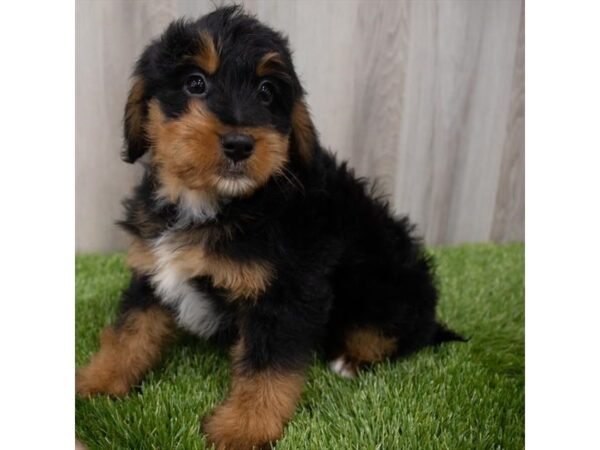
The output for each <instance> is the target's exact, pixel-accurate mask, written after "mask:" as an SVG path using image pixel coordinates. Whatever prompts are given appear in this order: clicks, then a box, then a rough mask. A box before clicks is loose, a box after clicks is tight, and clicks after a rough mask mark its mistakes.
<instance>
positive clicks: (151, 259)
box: [127, 238, 156, 274]
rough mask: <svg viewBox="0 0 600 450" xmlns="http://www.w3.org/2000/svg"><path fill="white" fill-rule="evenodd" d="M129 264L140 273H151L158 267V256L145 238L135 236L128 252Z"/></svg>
mask: <svg viewBox="0 0 600 450" xmlns="http://www.w3.org/2000/svg"><path fill="white" fill-rule="evenodd" d="M127 265H128V266H129V267H131V268H132V269H133V270H135V271H137V272H139V273H144V274H150V273H152V272H153V271H154V269H155V268H156V257H155V256H154V254H153V253H152V251H151V250H150V248H149V247H148V246H147V245H146V243H145V242H144V241H143V240H141V239H138V238H134V239H133V241H132V242H131V245H130V246H129V251H128V252H127Z"/></svg>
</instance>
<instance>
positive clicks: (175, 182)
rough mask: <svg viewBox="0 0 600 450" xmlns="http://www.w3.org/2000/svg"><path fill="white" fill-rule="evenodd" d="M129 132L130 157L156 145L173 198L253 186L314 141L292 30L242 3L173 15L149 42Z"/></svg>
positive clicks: (155, 161) (128, 117) (306, 157)
mask: <svg viewBox="0 0 600 450" xmlns="http://www.w3.org/2000/svg"><path fill="white" fill-rule="evenodd" d="M125 141H126V149H125V152H124V155H123V156H124V159H125V160H126V161H128V162H134V161H135V160H136V159H138V158H139V157H140V156H142V155H143V154H144V153H146V152H149V153H150V161H151V164H152V165H153V166H154V167H155V169H156V171H157V173H158V177H159V182H160V183H161V184H162V186H161V189H162V190H163V191H164V193H165V195H166V196H168V197H170V198H171V199H176V198H177V197H178V195H179V193H180V192H181V190H182V189H188V190H195V191H205V192H211V193H215V194H217V195H223V196H245V195H249V194H251V193H252V192H253V191H254V190H255V189H256V188H258V187H260V186H261V185H263V184H265V183H266V182H267V181H268V180H269V178H270V177H272V176H275V175H277V174H279V173H281V171H283V170H285V166H286V164H288V162H289V161H291V160H292V159H294V158H297V160H298V161H304V162H305V163H307V162H309V161H310V158H311V154H312V151H313V149H314V146H315V145H316V137H315V132H314V127H313V125H312V122H311V120H310V116H309V114H308V111H307V109H306V106H305V103H304V101H303V90H302V87H301V85H300V83H299V81H298V78H297V76H296V74H295V72H294V67H293V64H292V59H291V55H290V51H289V49H288V46H287V41H286V39H285V38H283V37H282V36H281V35H280V34H278V33H276V32H275V31H273V30H271V29H269V28H268V27H266V26H264V25H262V24H261V23H259V22H258V21H257V20H256V19H254V18H253V17H250V16H247V15H245V14H243V13H242V12H241V11H240V9H239V8H237V7H229V8H221V9H218V10H216V11H214V12H213V13H211V14H208V15H207V16H204V17H202V18H201V19H199V20H198V21H195V22H189V21H177V22H174V23H173V24H171V25H170V26H169V27H168V28H167V30H166V31H165V32H164V33H163V35H162V36H161V37H160V38H159V39H158V40H156V41H154V42H152V43H151V44H150V45H149V46H148V47H147V48H146V50H145V51H144V53H143V54H142V56H141V57H140V59H139V60H138V63H137V66H136V69H135V72H134V77H133V86H132V88H131V91H130V93H129V98H128V101H127V105H126V108H125Z"/></svg>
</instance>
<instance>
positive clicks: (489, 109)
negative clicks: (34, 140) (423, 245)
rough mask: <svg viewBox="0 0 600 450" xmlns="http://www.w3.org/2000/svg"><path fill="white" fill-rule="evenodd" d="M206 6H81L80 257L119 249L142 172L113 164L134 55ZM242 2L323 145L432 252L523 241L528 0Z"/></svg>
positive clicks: (160, 1)
mask: <svg viewBox="0 0 600 450" xmlns="http://www.w3.org/2000/svg"><path fill="white" fill-rule="evenodd" d="M214 3H218V2H212V1H197V0H194V1H186V0H153V1H143V0H128V1H111V0H105V1H100V0H79V1H78V2H77V4H76V248H77V250H78V251H80V252H86V251H112V250H118V249H123V248H124V247H125V244H126V238H125V236H124V234H123V233H122V232H121V231H120V230H119V229H118V228H117V227H116V226H115V225H114V221H115V220H117V219H118V218H120V215H121V207H120V200H121V198H122V197H123V196H124V195H125V194H126V193H128V192H129V191H130V189H131V187H132V185H133V184H134V183H135V182H136V180H137V179H138V178H139V176H140V173H141V171H140V168H139V167H137V166H131V165H128V164H125V163H123V162H121V160H120V159H119V152H120V150H121V148H122V142H121V117H122V110H123V106H124V103H125V98H126V94H127V89H128V85H129V80H128V77H129V74H130V70H131V68H132V65H133V63H134V61H135V59H136V57H137V56H138V54H139V53H140V52H141V50H142V49H143V47H144V45H145V44H146V43H147V42H148V41H149V39H151V38H152V37H153V36H156V35H157V34H159V33H160V32H161V30H162V29H163V28H164V27H165V26H166V25H167V24H168V23H169V22H170V21H171V20H172V19H174V18H176V17H180V16H183V15H185V16H189V17H192V18H195V17H197V16H199V15H201V14H204V13H206V12H209V11H211V10H212V9H213V8H214V6H213V5H214ZM243 3H244V4H245V7H246V9H247V10H248V11H249V12H252V13H255V14H256V15H257V16H258V17H259V18H260V19H261V20H263V21H265V22H266V23H268V24H270V25H271V26H273V27H275V28H276V29H279V30H282V31H284V32H285V33H286V34H287V35H288V36H289V38H290V42H291V46H292V49H293V51H294V58H295V64H296V68H297V70H298V72H299V75H300V78H301V80H302V81H303V83H304V86H305V88H306V89H307V91H308V93H309V95H308V102H309V104H310V107H311V110H312V113H313V117H314V120H315V124H316V126H317V128H318V129H319V131H320V135H321V139H322V142H323V144H324V145H325V146H326V147H328V148H330V149H332V150H333V151H334V152H336V153H337V154H338V155H339V157H340V158H342V159H348V160H350V162H351V164H352V165H353V166H354V167H355V168H356V170H357V172H358V173H359V174H360V175H364V176H369V177H376V178H377V179H378V180H379V185H380V187H381V190H382V191H383V192H385V193H387V194H389V196H390V201H391V203H392V205H393V207H394V209H395V211H396V212H397V213H402V214H404V213H408V214H409V215H410V216H411V217H412V219H413V221H415V222H416V223H417V224H418V230H419V233H420V234H421V235H422V236H424V237H425V240H426V242H427V243H429V244H432V245H438V244H455V243H461V242H479V241H496V242H503V241H514V240H520V241H522V240H523V239H524V31H523V29H524V9H523V2H522V0H440V1H385V0H362V1H341V0H338V1H333V0H330V1H324V0H304V1H297V2H291V1H285V2H284V1H276V0H272V1H262V0H247V1H245V2H243ZM219 4H220V3H219Z"/></svg>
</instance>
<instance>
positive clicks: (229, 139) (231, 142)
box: [221, 133, 254, 163]
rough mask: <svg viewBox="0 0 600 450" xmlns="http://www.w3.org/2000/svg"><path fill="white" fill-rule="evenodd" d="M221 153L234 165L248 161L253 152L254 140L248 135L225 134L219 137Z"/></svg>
mask: <svg viewBox="0 0 600 450" xmlns="http://www.w3.org/2000/svg"><path fill="white" fill-rule="evenodd" d="M221 146H222V147H223V153H224V154H225V156H226V157H227V158H229V159H230V160H232V161H233V162H234V163H236V162H238V161H243V160H245V159H248V158H249V157H250V155H252V153H253V152H254V138H253V137H252V136H250V135H248V134H242V133H227V134H226V135H224V136H222V137H221Z"/></svg>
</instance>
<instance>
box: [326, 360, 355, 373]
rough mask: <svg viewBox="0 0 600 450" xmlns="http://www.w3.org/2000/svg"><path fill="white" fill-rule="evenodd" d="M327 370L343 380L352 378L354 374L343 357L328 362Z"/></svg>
mask: <svg viewBox="0 0 600 450" xmlns="http://www.w3.org/2000/svg"><path fill="white" fill-rule="evenodd" d="M329 369H331V371H332V372H334V373H337V374H338V375H339V376H341V377H343V378H354V372H353V371H352V370H351V369H349V368H348V363H347V361H346V358H344V357H343V356H340V357H339V358H337V359H334V360H333V361H329Z"/></svg>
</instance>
